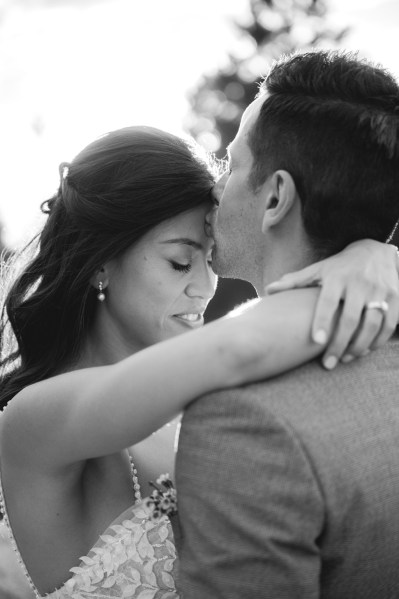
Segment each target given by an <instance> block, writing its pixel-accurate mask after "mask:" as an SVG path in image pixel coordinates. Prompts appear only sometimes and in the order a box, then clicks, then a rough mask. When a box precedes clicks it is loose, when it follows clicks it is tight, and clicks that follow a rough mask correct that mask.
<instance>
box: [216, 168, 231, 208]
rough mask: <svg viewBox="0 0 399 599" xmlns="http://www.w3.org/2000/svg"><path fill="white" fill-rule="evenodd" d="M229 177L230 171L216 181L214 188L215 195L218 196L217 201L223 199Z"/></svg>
mask: <svg viewBox="0 0 399 599" xmlns="http://www.w3.org/2000/svg"><path fill="white" fill-rule="evenodd" d="M228 178H229V173H224V175H222V176H221V177H220V179H218V181H217V182H216V183H215V185H214V188H213V190H212V191H213V195H214V196H215V198H216V201H217V203H219V202H220V200H221V199H222V195H223V191H224V188H225V187H226V183H227V179H228Z"/></svg>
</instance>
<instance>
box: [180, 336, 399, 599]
mask: <svg viewBox="0 0 399 599" xmlns="http://www.w3.org/2000/svg"><path fill="white" fill-rule="evenodd" d="M398 389H399V340H398V338H395V339H393V340H391V341H390V342H389V343H388V344H386V346H385V347H383V348H381V349H380V350H378V351H375V352H372V353H371V354H370V355H368V356H367V357H365V358H362V359H360V360H357V361H355V362H352V363H351V364H347V365H340V366H339V367H338V368H337V369H336V370H335V371H333V372H327V371H325V370H323V369H322V367H321V366H320V364H319V363H318V362H316V361H315V362H311V363H309V364H306V365H305V366H302V367H300V368H297V369H295V370H292V371H291V372H289V373H286V374H285V375H282V376H278V377H275V378H274V379H271V380H269V381H265V382H262V383H259V384H254V385H248V386H245V387H240V388H235V389H232V390H226V391H220V392H217V393H213V394H210V395H207V396H205V397H204V398H201V399H200V400H198V401H196V402H194V403H193V404H192V405H191V406H190V407H189V409H188V410H187V411H186V413H185V416H184V418H183V423H182V429H181V433H180V440H179V447H178V453H177V461H176V485H177V496H178V517H179V523H180V533H179V540H178V553H179V559H180V567H179V578H178V581H179V582H178V586H179V590H180V592H181V594H182V596H183V598H184V599H213V598H215V599H216V598H217V599H247V598H248V599H255V598H256V599H260V598H265V599H291V598H298V599H302V598H303V599H316V598H322V599H398V598H399V394H398Z"/></svg>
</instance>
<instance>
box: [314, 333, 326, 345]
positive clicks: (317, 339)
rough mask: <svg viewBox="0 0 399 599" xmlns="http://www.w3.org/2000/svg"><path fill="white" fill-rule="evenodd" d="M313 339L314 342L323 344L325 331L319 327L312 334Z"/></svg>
mask: <svg viewBox="0 0 399 599" xmlns="http://www.w3.org/2000/svg"><path fill="white" fill-rule="evenodd" d="M313 341H314V342H315V343H319V344H320V345H324V343H326V341H327V333H326V332H325V331H324V330H323V329H319V330H318V331H316V332H315V333H314V335H313Z"/></svg>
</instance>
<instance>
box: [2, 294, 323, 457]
mask: <svg viewBox="0 0 399 599" xmlns="http://www.w3.org/2000/svg"><path fill="white" fill-rule="evenodd" d="M318 293H319V291H318V290H316V289H304V290H294V291H288V292H286V293H283V294H279V295H275V296H270V297H266V298H265V299H263V300H260V301H257V302H255V305H253V306H252V307H250V308H249V309H248V310H246V311H245V312H244V313H243V314H241V315H239V316H235V317H230V318H224V319H221V320H218V321H216V322H213V323H211V324H208V325H205V326H204V327H203V328H202V329H199V330H196V331H193V332H190V333H186V334H183V335H180V336H178V337H174V338H173V339H170V340H168V341H164V342H161V343H159V344H156V345H154V346H151V347H149V348H147V349H145V350H143V351H141V352H138V353H136V354H134V355H133V356H130V357H129V358H126V359H125V360H122V361H121V362H118V363H116V364H113V365H110V366H102V367H96V368H88V369H83V370H78V371H74V372H70V373H66V374H62V375H59V376H56V377H53V378H51V379H48V380H46V381H42V382H40V383H37V384H35V385H32V386H31V387H28V388H26V389H25V390H23V391H22V392H21V393H20V394H19V395H18V396H17V397H16V398H14V399H13V400H12V401H11V402H10V404H9V406H8V407H7V408H6V410H5V413H4V418H5V421H4V427H3V431H4V433H3V439H2V441H3V443H4V444H5V445H7V446H8V447H9V448H10V450H11V451H13V453H14V452H15V451H17V452H18V447H19V443H20V442H21V438H23V444H24V449H23V455H24V456H26V453H27V452H28V453H30V454H31V457H32V458H33V459H35V460H40V462H41V463H42V464H43V466H45V463H47V466H48V467H52V466H55V467H59V466H62V465H67V464H71V463H74V462H79V461H81V460H85V459H88V458H92V457H96V456H100V455H105V454H111V453H113V452H115V451H118V450H120V449H122V448H124V447H128V446H130V445H134V444H135V443H138V442H139V441H140V440H142V439H143V438H145V437H147V436H148V435H149V434H150V433H151V432H153V431H155V430H157V429H158V428H159V427H160V426H162V425H163V424H165V423H166V422H168V421H169V420H171V419H172V418H173V417H174V416H175V415H176V414H178V413H179V412H180V411H181V410H182V409H183V408H184V407H185V406H186V405H187V404H188V403H189V402H190V401H191V400H193V399H195V398H196V397H198V396H200V395H202V394H204V393H206V392H208V391H212V390H215V389H220V388H223V387H230V386H236V385H239V384H241V383H244V382H249V381H254V380H257V379H261V378H267V377H270V376H273V375H275V374H277V373H279V372H282V371H284V370H287V369H289V368H292V367H294V366H296V365H298V364H301V363H303V362H306V361H307V360H309V359H311V358H313V357H315V356H317V355H318V354H319V353H320V352H321V351H322V349H323V346H322V345H317V344H316V343H314V342H312V340H311V338H310V327H311V322H312V317H313V312H314V308H315V304H316V300H317V296H318ZM10 444H11V446H10Z"/></svg>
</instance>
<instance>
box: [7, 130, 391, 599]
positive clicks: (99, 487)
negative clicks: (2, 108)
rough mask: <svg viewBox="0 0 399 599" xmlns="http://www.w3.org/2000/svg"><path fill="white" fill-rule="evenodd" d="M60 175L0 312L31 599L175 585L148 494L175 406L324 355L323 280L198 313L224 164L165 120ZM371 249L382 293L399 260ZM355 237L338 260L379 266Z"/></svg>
mask: <svg viewBox="0 0 399 599" xmlns="http://www.w3.org/2000/svg"><path fill="white" fill-rule="evenodd" d="M60 174H61V181H60V187H59V189H58V192H57V193H56V195H55V196H54V197H53V198H51V199H50V200H48V201H47V202H45V203H44V204H43V211H44V212H46V213H47V215H48V216H47V221H46V223H45V225H44V228H43V230H42V232H41V234H40V236H39V238H38V240H37V241H38V243H37V244H36V242H35V241H32V243H31V244H30V245H29V247H28V250H29V251H33V252H34V254H33V256H32V257H31V259H30V261H29V262H28V263H27V264H26V265H25V267H24V269H23V270H22V272H21V273H20V275H19V276H18V278H14V280H13V285H12V287H11V289H10V291H9V293H8V296H7V298H6V302H5V311H3V329H2V340H1V343H2V352H3V354H2V355H3V367H4V374H3V378H2V381H1V386H0V400H1V406H2V407H3V408H5V409H4V410H3V413H2V415H1V416H0V466H1V486H0V490H1V489H2V491H1V492H0V499H1V509H2V512H3V515H4V520H5V523H6V525H7V527H8V530H9V534H10V539H11V543H12V546H13V548H14V550H15V552H16V555H17V557H18V560H19V562H20V564H21V567H22V569H23V571H24V573H25V576H26V577H27V580H28V581H29V584H30V587H31V590H32V594H33V596H34V597H36V598H40V597H44V596H46V597H48V598H51V599H89V598H94V597H104V598H106V597H107V598H115V597H132V598H134V599H150V598H156V599H160V598H163V599H172V598H175V597H177V595H176V591H175V587H174V576H175V550H174V544H173V537H172V532H171V527H170V523H169V521H168V519H167V518H165V517H162V518H160V519H159V520H157V521H154V519H151V518H150V517H149V515H148V510H146V508H145V503H144V502H142V501H141V499H142V497H143V496H148V495H149V494H150V493H151V491H152V488H151V487H150V485H149V481H151V480H153V481H154V480H156V479H157V478H158V476H159V475H160V474H161V473H163V472H170V473H172V469H173V439H174V435H175V429H176V423H177V417H178V415H179V413H180V412H181V411H182V410H183V409H184V407H185V406H186V405H187V404H188V403H189V402H190V401H192V400H194V399H195V398H197V397H199V396H201V395H202V394H204V393H206V392H208V391H211V390H215V389H219V388H223V387H228V386H236V385H239V384H241V383H244V382H249V381H253V380H256V379H259V378H265V377H266V378H267V377H270V376H272V375H274V374H276V373H278V372H280V371H282V370H285V369H289V368H292V367H294V366H296V365H298V364H300V363H303V362H305V361H307V360H310V359H312V358H314V357H316V356H317V355H318V354H320V353H321V352H322V351H323V349H324V347H325V345H322V344H316V343H314V342H312V340H311V337H310V329H311V324H312V319H313V314H314V310H315V305H316V302H317V298H318V291H317V289H315V288H314V289H306V290H294V291H291V292H289V293H282V294H279V295H278V296H275V295H272V296H268V297H266V298H265V299H263V300H261V301H259V302H258V303H256V305H254V306H252V307H250V308H249V309H248V310H247V311H246V312H245V314H243V315H237V316H235V317H231V318H224V319H221V320H218V321H215V322H213V323H211V324H208V325H206V326H202V325H203V315H204V312H205V309H206V307H207V304H208V302H209V300H210V299H211V298H212V296H213V294H214V292H215V288H216V276H215V275H214V273H213V272H212V268H211V254H212V240H211V239H210V238H209V237H207V235H206V233H205V228H204V222H205V216H206V214H207V212H208V211H209V210H210V208H211V206H212V201H211V199H212V195H211V189H212V187H213V184H214V179H213V176H212V174H211V172H210V170H209V168H208V166H207V164H205V163H204V162H203V161H202V160H201V159H199V158H198V156H197V155H196V152H195V150H194V148H192V147H191V146H190V145H189V144H188V143H187V142H185V141H183V140H181V139H179V138H177V137H175V136H173V135H170V134H168V133H164V132H161V131H159V130H156V129H152V128H148V127H130V128H126V129H122V130H118V131H114V132H113V133H109V134H107V135H105V136H104V137H102V138H100V139H98V140H96V141H95V142H93V143H92V144H90V145H89V146H88V147H86V148H85V149H84V150H83V151H82V152H81V153H80V154H78V156H77V157H76V158H75V159H74V160H73V162H72V163H71V164H70V165H66V164H63V165H62V166H61V170H60ZM36 245H37V247H36ZM373 247H374V256H373V258H374V259H375V272H378V270H379V271H380V272H381V271H382V269H384V268H385V269H386V270H385V271H384V272H386V273H387V276H386V281H385V283H384V282H382V283H381V288H380V289H379V292H380V293H379V296H380V297H385V296H386V293H387V289H388V288H389V287H390V286H391V285H390V283H391V280H394V279H396V278H397V273H396V264H395V261H394V260H393V259H392V260H390V257H391V255H392V252H391V253H390V252H389V249H388V248H386V247H384V246H383V245H382V244H377V243H376V244H375V245H374V246H373ZM351 251H352V254H348V255H347V257H346V258H335V261H337V260H338V263H339V266H342V264H343V263H344V261H345V265H347V264H348V256H349V257H350V256H351V255H353V256H354V257H353V260H352V262H351V261H350V260H349V263H350V264H352V267H351V268H352V270H351V268H349V270H351V272H352V273H353V272H356V273H359V272H361V271H362V268H361V265H360V266H359V260H360V261H361V260H362V259H363V262H364V263H366V262H367V264H368V266H369V265H370V257H369V251H367V252H366V253H364V252H362V249H361V245H360V246H359V245H358V246H356V247H355V248H352V250H351ZM362 257H363V258H362ZM324 264H326V266H324V265H323V268H326V269H327V270H328V269H329V265H331V264H333V263H332V262H328V261H327V262H326V263H324ZM346 268H347V269H348V266H346ZM338 270H339V269H338ZM334 272H337V271H336V270H334ZM12 276H14V275H12ZM353 278H354V277H351V274H350V273H349V275H348V277H347V281H348V282H347V283H346V282H345V283H344V285H343V287H342V289H341V290H338V293H337V297H340V296H341V295H343V294H344V293H348V294H349V293H350V292H351V290H352V291H353V286H355V287H356V284H355V283H351V280H352V279H353ZM332 280H333V281H334V282H335V284H336V286H337V287H339V286H340V285H341V283H340V279H339V278H338V277H337V276H335V275H332ZM330 284H331V281H330ZM359 285H361V283H360V284H359ZM348 287H349V288H348ZM357 291H358V289H357ZM341 292H342V293H341ZM366 299H367V298H366ZM299 305H300V306H302V308H301V310H302V314H303V317H302V318H298V316H297V315H298V306H299ZM293 306H295V309H293ZM276 319H278V320H279V322H281V326H280V335H279V338H278V339H276V338H273V336H271V335H270V334H269V331H271V330H272V329H275V321H276ZM181 333H187V334H186V335H181ZM371 342H372V339H371V340H370V343H371ZM287 347H290V349H291V351H290V352H287V351H286V348H287ZM342 349H344V348H342ZM7 404H8V405H7ZM5 406H7V407H5ZM173 419H175V421H174V423H172V424H170V425H168V426H166V427H164V428H161V427H162V426H163V425H165V423H168V422H171V421H172V420H173ZM159 429H161V430H159ZM154 431H158V432H156V433H155V434H152V433H154Z"/></svg>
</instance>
